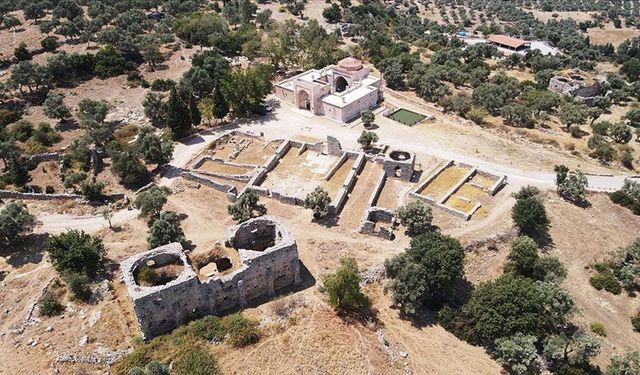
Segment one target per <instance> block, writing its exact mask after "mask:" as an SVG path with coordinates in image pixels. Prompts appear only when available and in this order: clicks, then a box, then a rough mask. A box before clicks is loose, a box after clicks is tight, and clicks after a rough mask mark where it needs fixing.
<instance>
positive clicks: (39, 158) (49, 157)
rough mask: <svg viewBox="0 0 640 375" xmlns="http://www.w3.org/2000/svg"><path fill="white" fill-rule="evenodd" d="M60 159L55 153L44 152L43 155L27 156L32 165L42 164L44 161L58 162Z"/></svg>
mask: <svg viewBox="0 0 640 375" xmlns="http://www.w3.org/2000/svg"><path fill="white" fill-rule="evenodd" d="M60 159H62V156H61V155H60V154H58V153H57V152H46V153H43V154H35V155H31V156H29V161H32V162H34V163H42V162H45V161H59V160H60Z"/></svg>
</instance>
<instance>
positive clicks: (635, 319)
mask: <svg viewBox="0 0 640 375" xmlns="http://www.w3.org/2000/svg"><path fill="white" fill-rule="evenodd" d="M631 325H632V326H633V330H634V331H636V332H640V311H638V312H637V313H636V315H634V316H632V317H631Z"/></svg>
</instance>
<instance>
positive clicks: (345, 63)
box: [338, 57, 362, 71]
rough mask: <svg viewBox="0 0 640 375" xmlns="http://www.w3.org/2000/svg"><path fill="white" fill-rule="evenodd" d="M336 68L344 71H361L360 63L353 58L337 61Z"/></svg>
mask: <svg viewBox="0 0 640 375" xmlns="http://www.w3.org/2000/svg"><path fill="white" fill-rule="evenodd" d="M338 66H339V67H340V68H342V69H344V70H348V71H357V70H360V69H362V61H360V60H358V59H356V58H355V57H347V58H344V59H342V60H340V61H338Z"/></svg>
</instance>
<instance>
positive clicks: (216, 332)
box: [188, 315, 225, 341]
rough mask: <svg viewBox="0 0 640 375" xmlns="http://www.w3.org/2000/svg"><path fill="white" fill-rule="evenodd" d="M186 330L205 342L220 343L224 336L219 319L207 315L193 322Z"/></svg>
mask: <svg viewBox="0 0 640 375" xmlns="http://www.w3.org/2000/svg"><path fill="white" fill-rule="evenodd" d="M188 328H189V331H190V332H191V333H193V334H194V335H195V336H196V337H199V338H201V339H204V340H207V341H212V340H215V341H222V340H223V339H224V336H225V332H224V330H223V328H222V322H221V319H220V318H219V317H217V316H214V315H208V316H205V317H204V318H202V319H198V320H194V321H193V322H191V323H189V326H188Z"/></svg>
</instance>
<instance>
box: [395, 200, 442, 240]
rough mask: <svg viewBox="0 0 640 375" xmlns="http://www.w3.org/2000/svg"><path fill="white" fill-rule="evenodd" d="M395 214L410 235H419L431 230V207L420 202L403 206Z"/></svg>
mask: <svg viewBox="0 0 640 375" xmlns="http://www.w3.org/2000/svg"><path fill="white" fill-rule="evenodd" d="M396 214H397V216H398V219H399V220H400V224H402V225H403V226H404V227H406V228H407V230H408V231H409V232H410V233H412V234H421V233H424V232H427V231H428V230H429V229H430V228H431V221H432V220H433V213H432V211H431V207H429V206H427V205H426V204H424V203H422V202H420V201H413V202H410V203H407V204H405V205H404V206H402V207H400V208H398V211H397V213H396Z"/></svg>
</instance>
